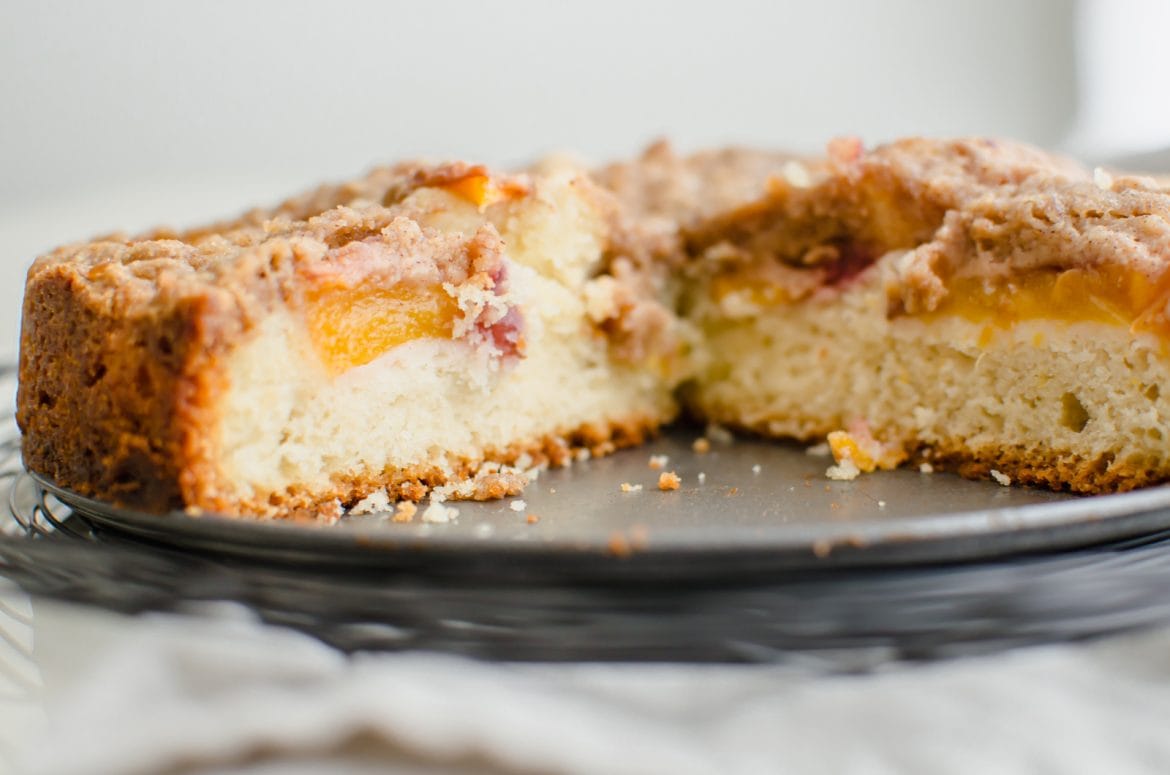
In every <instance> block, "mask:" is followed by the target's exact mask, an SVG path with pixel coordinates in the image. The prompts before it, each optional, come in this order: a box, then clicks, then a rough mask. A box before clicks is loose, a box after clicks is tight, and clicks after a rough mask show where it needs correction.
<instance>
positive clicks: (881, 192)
mask: <svg viewBox="0 0 1170 775" xmlns="http://www.w3.org/2000/svg"><path fill="white" fill-rule="evenodd" d="M1167 268H1170V193H1168V191H1167V190H1166V189H1164V188H1162V187H1161V186H1160V185H1159V184H1158V183H1157V182H1156V181H1154V180H1151V179H1147V178H1137V177H1118V178H1111V177H1109V176H1108V175H1106V174H1104V173H1100V172H1098V173H1096V174H1093V173H1090V172H1089V171H1087V170H1085V169H1082V168H1081V167H1079V166H1077V165H1076V164H1074V163H1072V162H1068V161H1065V160H1063V159H1060V158H1057V157H1053V156H1051V155H1048V154H1045V153H1043V152H1040V151H1037V150H1035V149H1032V148H1029V147H1027V146H1023V145H1019V144H1015V143H1008V142H999V141H991V140H958V141H938V140H926V139H910V140H904V141H899V142H896V143H892V144H889V145H885V146H881V147H878V148H876V149H873V150H870V151H867V150H865V149H864V148H862V146H861V145H860V144H859V143H858V142H856V141H852V140H838V141H834V142H833V143H831V144H830V146H829V149H828V153H827V154H826V155H825V156H824V157H822V158H814V159H796V158H793V157H790V156H786V155H783V154H774V153H764V152H752V151H737V150H728V151H715V152H704V153H700V154H696V155H694V156H690V157H680V156H678V155H676V154H675V153H674V152H673V151H672V150H671V149H670V148H669V147H668V146H665V145H661V144H660V145H658V146H654V147H652V148H651V149H650V150H648V151H647V152H646V153H645V154H644V155H643V156H642V157H641V158H639V159H637V160H634V161H631V162H625V163H621V164H615V165H611V166H609V167H606V168H603V169H600V170H595V171H592V172H589V171H586V170H582V169H580V168H577V167H575V166H573V165H571V164H567V163H556V162H550V163H547V164H543V165H538V166H536V167H534V168H532V169H530V170H526V171H523V172H520V173H510V174H503V173H498V172H492V171H489V170H487V169H485V168H483V167H478V166H469V165H465V164H444V165H419V164H406V165H398V166H394V167H388V168H384V169H379V170H376V171H374V172H373V173H371V174H369V175H368V176H367V177H365V178H362V179H360V180H357V181H354V182H350V183H346V184H343V185H339V186H331V187H324V188H321V189H318V190H316V191H313V192H310V193H308V194H305V195H302V196H299V197H297V198H294V199H291V200H289V201H287V202H285V203H283V204H281V205H279V206H277V207H275V208H271V209H268V210H257V211H254V212H251V213H248V214H246V215H245V216H243V217H241V218H239V219H238V220H236V221H232V222H226V223H220V224H215V225H213V226H210V227H206V228H201V229H195V230H191V231H188V232H182V233H176V232H163V231H158V232H155V233H151V234H147V235H142V236H138V237H134V238H124V237H110V238H105V239H101V240H97V241H94V242H90V243H86V244H81V245H70V246H66V247H63V248H60V249H58V250H57V251H55V252H53V253H51V254H49V255H47V256H44V257H42V258H40V259H38V260H37V262H36V263H35V264H34V265H33V267H32V268H31V270H30V272H29V277H28V286H27V289H26V296H25V307H24V324H23V332H22V338H21V362H20V389H19V395H18V421H19V423H20V426H21V429H22V430H23V432H24V455H25V461H26V464H27V465H28V467H29V468H30V469H31V470H33V471H35V472H37V473H39V474H41V475H43V476H46V477H48V478H49V479H51V480H53V481H55V482H56V483H58V484H60V485H62V486H65V487H68V488H71V489H74V490H76V491H78V492H81V493H83V494H87V495H91V496H95V497H99V498H103V499H107V500H111V501H114V502H118V503H121V504H125V505H130V506H135V507H138V508H144V509H148V510H155V511H158V510H167V509H173V508H186V509H188V510H192V511H200V510H203V511H213V512H219V513H225V514H247V515H259V516H289V515H297V514H304V513H312V514H324V515H327V516H328V515H335V514H337V513H340V511H341V510H342V509H343V508H345V507H349V506H352V505H353V504H354V503H356V502H357V501H359V500H361V499H363V498H367V497H369V496H378V497H379V498H386V499H396V500H418V499H419V498H421V497H423V496H424V495H426V494H427V493H428V492H430V491H432V490H435V491H437V492H438V494H439V495H440V496H442V497H452V498H493V497H501V496H504V495H509V494H513V493H516V492H518V491H519V490H520V489H521V488H522V487H523V486H524V484H525V482H526V481H527V480H528V479H529V478H530V477H531V475H532V474H533V472H534V470H536V469H539V468H541V467H543V466H547V465H563V464H565V463H567V462H569V461H571V460H572V459H574V458H575V457H578V456H582V455H589V454H603V453H606V452H609V451H611V450H613V449H615V448H617V447H620V446H625V445H630V444H636V443H638V442H639V441H641V440H642V438H643V437H644V436H645V435H646V434H647V433H649V432H653V431H654V430H655V429H656V428H657V427H659V426H660V425H662V424H663V423H666V422H669V421H670V420H671V419H672V418H673V417H674V416H675V415H676V413H677V412H678V410H679V406H681V407H682V409H683V411H686V412H689V413H691V414H693V415H695V416H698V417H702V418H706V419H708V420H711V421H714V422H717V423H722V424H726V425H729V426H733V427H738V428H742V429H746V430H750V431H753V432H757V433H762V434H765V435H770V436H776V437H783V438H796V439H803V440H821V439H824V438H825V437H826V435H827V436H828V438H829V441H830V445H831V448H832V451H833V453H834V455H835V457H836V458H837V461H836V462H837V465H835V466H833V468H832V469H831V470H830V473H831V474H832V475H834V476H840V477H849V476H853V475H856V474H857V473H858V472H860V471H867V470H873V469H874V468H888V467H892V466H895V465H898V464H900V463H902V462H903V461H907V460H917V461H919V462H927V463H929V465H931V466H933V467H934V468H936V469H951V470H957V471H959V472H960V473H963V474H965V475H969V476H988V475H992V474H994V475H995V476H996V479H997V481H1003V480H1009V479H1010V480H1012V481H1019V482H1026V483H1034V484H1042V485H1046V486H1050V487H1054V488H1064V489H1071V490H1075V491H1079V492H1105V491H1113V490H1122V489H1129V488H1132V487H1136V486H1141V485H1144V484H1150V483H1155V482H1160V481H1165V480H1167V479H1170V450H1168V448H1167V445H1166V439H1167V438H1170V403H1167V402H1168V401H1170V397H1167V396H1163V395H1162V393H1161V385H1162V384H1163V383H1164V382H1166V378H1167V376H1168V375H1170V351H1168V349H1167V342H1168V337H1170V323H1168V322H1167V312H1166V302H1167V296H1168V294H1170V276H1168V274H1167V271H1166V270H1167Z"/></svg>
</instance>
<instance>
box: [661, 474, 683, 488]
mask: <svg viewBox="0 0 1170 775" xmlns="http://www.w3.org/2000/svg"><path fill="white" fill-rule="evenodd" d="M680 484H682V479H681V478H679V475H678V474H676V473H675V472H674V471H663V472H662V475H661V476H659V477H658V489H660V490H662V491H663V492H667V491H669V490H677V489H678V488H679V485H680Z"/></svg>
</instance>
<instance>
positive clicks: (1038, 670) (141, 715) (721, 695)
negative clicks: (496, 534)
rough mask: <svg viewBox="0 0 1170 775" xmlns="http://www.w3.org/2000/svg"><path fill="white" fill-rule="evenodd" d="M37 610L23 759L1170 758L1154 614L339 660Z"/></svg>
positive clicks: (810, 768)
mask: <svg viewBox="0 0 1170 775" xmlns="http://www.w3.org/2000/svg"><path fill="white" fill-rule="evenodd" d="M37 619H38V620H39V622H40V623H41V624H40V625H38V627H37V628H36V636H37V637H36V652H37V662H38V664H39V665H40V667H41V673H42V675H43V678H44V682H45V687H46V698H45V702H46V710H47V715H48V719H49V721H48V727H47V729H46V730H45V733H44V737H43V738H42V739H39V740H32V741H30V744H29V745H28V747H27V748H26V750H25V751H24V752H23V757H22V758H23V761H22V770H23V771H27V772H31V773H53V774H54V775H58V774H60V775H68V774H70V773H79V774H80V773H84V774H85V775H101V774H102V773H118V775H127V774H129V773H156V772H173V771H181V772H183V773H228V772H232V773H240V772H247V773H269V772H272V773H276V772H282V773H283V772H290V773H309V772H329V773H342V774H345V773H368V772H379V771H384V769H385V768H386V767H387V766H389V765H393V768H394V771H400V772H433V771H435V770H434V769H432V767H438V768H440V771H443V772H485V771H486V772H564V773H615V774H617V773H678V774H679V775H685V774H687V773H755V772H798V773H822V772H823V773H859V774H860V773H864V774H866V775H869V774H871V773H872V774H875V775H876V774H878V773H930V774H931V775H935V774H936V773H998V774H999V775H1012V773H1036V772H1056V773H1093V774H1094V775H1096V774H1098V773H1110V775H1124V774H1125V773H1164V772H1167V771H1170V733H1168V732H1167V729H1166V722H1167V720H1170V630H1164V631H1154V632H1145V633H1140V634H1134V635H1127V636H1123V637H1117V638H1112V639H1109V640H1106V641H1102V642H1098V643H1093V644H1065V645H1057V646H1045V647H1039V648H1031V649H1024V650H1017V651H1013V652H1008V653H1003V654H998V655H995V656H990V657H985V658H975V659H964V660H956V661H950V662H942V663H932V664H927V665H897V666H893V667H891V668H889V669H885V670H882V671H879V672H877V673H872V674H867V675H837V676H831V677H826V676H823V675H822V676H817V675H811V674H809V673H808V672H806V671H803V670H799V669H796V668H784V667H775V666H772V667H767V666H765V667H761V666H695V665H663V664H650V665H645V664H619V665H604V664H572V665H533V664H492V663H482V662H477V661H474V660H468V659H462V658H455V657H450V656H442V655H435V654H422V653H412V654H363V655H358V656H354V657H346V656H343V655H342V654H339V653H338V652H336V651H334V650H332V649H330V648H328V647H326V646H324V645H322V644H321V643H319V642H317V641H315V640H313V639H311V638H309V637H306V636H304V635H301V634H299V633H295V632H292V631H289V630H283V629H278V628H273V627H267V626H264V625H262V624H259V623H257V622H256V621H254V620H253V619H252V617H251V616H250V615H248V614H247V613H245V612H244V611H243V610H242V609H239V608H236V607H234V606H227V605H225V606H218V607H216V608H215V610H214V611H213V612H211V614H210V615H208V614H205V615H203V616H198V617H196V616H181V615H149V616H142V617H136V618H131V617H117V616H113V615H110V614H105V613H99V612H93V611H89V610H86V609H77V608H74V607H71V606H62V605H60V604H44V603H39V604H38V605H37Z"/></svg>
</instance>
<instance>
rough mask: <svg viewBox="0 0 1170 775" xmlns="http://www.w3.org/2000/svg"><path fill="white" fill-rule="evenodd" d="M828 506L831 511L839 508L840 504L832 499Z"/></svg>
mask: <svg viewBox="0 0 1170 775" xmlns="http://www.w3.org/2000/svg"><path fill="white" fill-rule="evenodd" d="M829 508H830V509H832V510H833V511H837V510H838V509H840V508H841V504H840V503H837V501H833V502H832V503H830V504H829Z"/></svg>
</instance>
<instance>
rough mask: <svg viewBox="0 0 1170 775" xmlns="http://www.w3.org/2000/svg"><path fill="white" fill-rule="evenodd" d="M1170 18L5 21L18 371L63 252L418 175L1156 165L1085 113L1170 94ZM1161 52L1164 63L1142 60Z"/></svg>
mask: <svg viewBox="0 0 1170 775" xmlns="http://www.w3.org/2000/svg"><path fill="white" fill-rule="evenodd" d="M1102 7H1105V8H1107V9H1113V10H1110V11H1107V12H1104V13H1102V12H1100V8H1102ZM1139 7H1140V8H1139ZM1121 8H1127V9H1130V10H1129V11H1126V13H1120V12H1118V11H1117V9H1121ZM1141 8H1144V9H1145V10H1144V11H1142V13H1144V14H1145V16H1143V15H1141V14H1138V13H1137V11H1136V10H1135V9H1137V10H1140V9H1141ZM1167 8H1170V3H1159V2H1158V0H1146V2H1142V0H1126V2H1108V3H1106V2H1105V0H1101V2H1099V3H1090V4H1089V5H1088V6H1087V10H1086V7H1082V9H1081V13H1080V16H1078V9H1077V6H1076V5H1075V4H1074V3H1072V2H1071V1H1070V0H1033V2H1026V3H1021V2H1014V1H1013V0H983V2H978V3H975V2H928V0H890V1H889V2H882V3H877V2H850V1H849V0H825V1H822V2H802V3H796V2H745V1H742V0H734V1H726V0H725V1H723V2H708V3H683V2H637V1H635V0H625V1H624V2H623V1H621V0H592V1H591V2H585V3H554V2H537V1H535V0H534V1H532V2H520V1H518V0H517V1H513V2H494V3H485V2H465V3H460V2H451V1H450V0H447V1H444V2H419V1H417V0H416V2H408V3H393V2H383V3H377V2H350V3H321V2H316V3H307V2H274V1H266V2H226V1H221V2H199V3H178V2H145V1H142V2H128V1H126V0H118V1H117V2H100V3H98V2H95V3H82V2H59V1H58V2H13V1H12V0H0V14H2V18H0V236H2V237H3V240H2V241H0V245H2V246H3V248H2V252H0V352H11V351H12V350H13V349H14V343H15V337H16V333H15V332H16V326H17V319H18V306H19V299H20V293H21V285H22V283H23V272H24V269H25V268H26V267H27V265H28V263H29V262H30V261H31V260H32V259H33V258H34V257H35V255H36V254H37V253H39V252H41V251H43V250H45V249H47V248H49V247H51V246H53V245H56V244H60V243H62V242H66V241H71V240H76V239H81V238H86V237H89V236H91V235H92V234H94V233H97V232H103V231H110V230H114V229H140V228H144V227H147V226H150V225H155V224H157V223H169V224H172V225H183V224H189V223H193V222H197V221H200V220H203V219H206V218H211V217H216V216H222V215H228V214H232V213H234V212H236V211H239V210H241V209H244V208H245V207H247V206H249V205H252V204H257V203H261V202H266V201H272V200H277V199H279V198H281V197H282V196H284V195H285V194H287V193H291V192H292V191H294V190H297V189H299V188H301V187H304V186H307V185H310V184H313V183H316V182H319V181H321V180H324V179H331V178H334V179H335V178H341V177H346V176H349V175H352V174H355V173H358V172H360V171H361V170H363V169H364V168H366V167H368V166H369V165H371V164H372V163H375V162H377V161H386V160H392V159H395V158H399V157H403V156H414V155H428V156H440V157H464V158H469V159H476V160H486V161H489V162H495V163H507V162H511V161H518V160H523V159H527V158H530V157H532V156H534V155H537V154H539V153H541V152H544V151H547V150H553V149H575V150H577V151H578V152H580V153H582V154H583V155H585V156H586V157H588V158H592V159H596V160H601V159H605V158H608V157H613V156H618V155H626V154H631V153H634V152H635V151H636V150H637V149H639V148H640V147H641V146H642V145H644V144H645V143H647V142H648V141H650V140H652V139H653V138H655V137H657V136H660V135H667V136H670V137H671V138H674V139H675V140H676V142H677V143H678V144H679V145H681V146H682V147H684V148H696V147H700V146H703V145H709V144H721V143H746V144H755V145H766V146H783V147H788V148H793V149H798V150H815V149H817V148H819V147H820V146H821V145H822V144H823V143H824V141H825V140H827V139H828V138H830V137H832V136H834V135H839V134H859V135H862V136H863V137H864V138H865V139H866V140H867V141H870V142H876V141H881V140H884V139H889V138H892V137H895V136H898V135H904V134H995V135H1004V136H1011V137H1017V138H1020V139H1024V140H1029V141H1032V142H1035V143H1039V144H1042V145H1046V146H1064V145H1067V144H1068V142H1069V138H1070V137H1072V138H1074V139H1075V140H1076V142H1079V143H1080V145H1081V146H1083V147H1085V148H1089V149H1095V148H1103V147H1106V146H1109V145H1110V140H1111V139H1117V138H1120V141H1121V142H1120V143H1114V145H1119V144H1120V145H1125V144H1126V143H1128V144H1129V145H1131V146H1132V145H1140V144H1142V143H1146V142H1148V141H1149V139H1150V138H1149V137H1148V135H1149V134H1150V132H1146V133H1145V135H1143V136H1138V135H1141V134H1142V133H1141V132H1138V133H1136V134H1135V132H1134V131H1132V129H1131V130H1130V131H1129V134H1128V135H1125V136H1124V137H1122V136H1121V135H1119V134H1117V133H1112V134H1111V130H1110V127H1109V126H1108V124H1107V122H1104V123H1103V122H1102V121H1100V120H1088V121H1087V120H1085V119H1084V116H1083V114H1084V110H1083V108H1084V103H1085V102H1086V100H1088V101H1090V102H1100V101H1102V100H1103V99H1105V98H1106V97H1110V98H1112V99H1114V101H1115V102H1117V101H1119V100H1120V99H1121V98H1118V97H1117V96H1116V93H1115V92H1116V88H1117V84H1118V83H1125V82H1128V83H1129V84H1130V86H1135V82H1136V86H1135V88H1136V87H1140V86H1141V85H1142V84H1144V83H1153V84H1154V85H1155V86H1158V87H1161V85H1162V84H1165V83H1166V82H1167V81H1168V80H1170V79H1162V80H1160V81H1159V80H1156V79H1155V80H1154V81H1152V82H1151V81H1150V80H1149V79H1150V78H1151V77H1152V74H1151V72H1150V68H1149V64H1148V63H1146V64H1142V60H1141V56H1142V55H1143V52H1145V54H1146V55H1150V56H1152V54H1150V53H1149V52H1152V51H1156V50H1159V49H1160V48H1162V45H1161V44H1160V43H1158V41H1157V39H1158V38H1159V36H1161V35H1162V33H1163V32H1164V30H1165V29H1167V28H1168V25H1167V24H1164V23H1149V24H1143V23H1142V19H1146V18H1149V16H1150V14H1155V15H1156V18H1155V19H1154V22H1159V20H1161V21H1163V22H1164V21H1167V20H1166V18H1165V17H1166V16H1167V12H1166V9H1167ZM1151 9H1152V10H1151ZM1131 11H1132V12H1131ZM1094 13H1096V15H1095V16H1094V15H1093V14H1094ZM1078 18H1079V19H1080V24H1081V26H1082V27H1085V26H1086V25H1087V26H1088V27H1090V28H1091V29H1092V31H1094V33H1093V34H1094V35H1096V36H1097V38H1099V37H1102V36H1104V37H1106V38H1108V45H1106V44H1104V43H1102V44H1100V45H1098V44H1095V43H1094V44H1092V45H1086V44H1085V43H1084V41H1083V40H1082V42H1081V44H1080V46H1079V49H1080V52H1081V54H1080V58H1079V59H1078V53H1077V52H1078V44H1077V37H1078V36H1077V29H1078ZM1110 20H1112V26H1110V23H1109V22H1110ZM1107 27H1108V28H1109V29H1108V30H1106V28H1107ZM1101 30H1105V32H1101ZM1082 32H1083V30H1082ZM1142 34H1145V36H1146V37H1147V38H1150V40H1151V41H1152V42H1150V43H1147V44H1143V45H1134V44H1133V43H1132V41H1133V40H1135V38H1134V36H1135V35H1136V36H1139V37H1140V36H1141V35H1142ZM1081 37H1082V39H1083V38H1084V35H1083V34H1082V36H1081ZM1097 38H1094V40H1096V39H1097ZM1118 41H1120V43H1119V42H1118ZM1119 49H1120V50H1121V52H1122V54H1123V56H1118V55H1117V53H1116V52H1117V51H1118V50H1119ZM1086 51H1087V52H1088V54H1086ZM1094 52H1096V53H1097V54H1098V56H1096V58H1095V59H1094V58H1093V54H1094ZM1102 52H1104V53H1102ZM1078 62H1080V64H1079V65H1078ZM1086 62H1089V63H1090V64H1091V68H1090V69H1091V70H1092V72H1091V73H1090V75H1092V74H1093V73H1096V74H1097V76H1098V77H1097V78H1096V81H1093V83H1096V84H1104V86H1103V87H1101V86H1098V87H1092V88H1090V86H1089V85H1087V84H1089V82H1090V81H1091V80H1092V79H1091V78H1089V79H1087V78H1086V77H1085V72H1084V71H1085V69H1086V65H1085V63H1086ZM1111 68H1112V69H1111ZM1143 78H1144V79H1146V80H1144V81H1143V80H1142V79H1143ZM1139 91H1140V89H1139ZM1162 92H1164V89H1162V88H1148V89H1146V95H1147V99H1146V100H1145V101H1141V100H1131V101H1130V102H1128V103H1126V102H1124V100H1121V101H1122V103H1123V104H1122V108H1125V107H1126V106H1127V105H1134V104H1137V105H1139V109H1138V110H1137V113H1138V114H1139V115H1138V116H1137V117H1135V115H1130V114H1132V113H1134V111H1132V110H1131V111H1130V112H1129V113H1127V114H1126V115H1125V126H1127V127H1133V126H1145V125H1144V124H1142V123H1141V121H1140V115H1141V114H1142V111H1145V113H1149V111H1150V110H1152V109H1153V108H1151V107H1150V106H1153V105H1159V106H1160V105H1162V104H1166V105H1170V100H1165V99H1164V98H1162V97H1160V96H1159V97H1157V99H1152V98H1149V95H1151V94H1161V93H1162ZM1127 93H1128V92H1127ZM1103 95H1104V96H1103ZM1078 100H1079V102H1080V107H1081V108H1082V110H1081V111H1080V112H1081V114H1082V117H1081V119H1080V120H1079V121H1078V118H1077V116H1078ZM1112 109H1113V110H1114V111H1117V110H1118V108H1117V107H1116V106H1114V107H1113V108H1112ZM1159 109H1161V108H1159ZM1166 110H1170V107H1168V108H1166V109H1164V110H1163V112H1165V111H1166ZM1122 112H1124V111H1122ZM1148 126H1150V127H1152V128H1153V129H1155V130H1158V131H1160V130H1161V129H1162V128H1164V126H1156V122H1155V123H1153V124H1148ZM1115 136H1116V137H1115Z"/></svg>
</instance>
